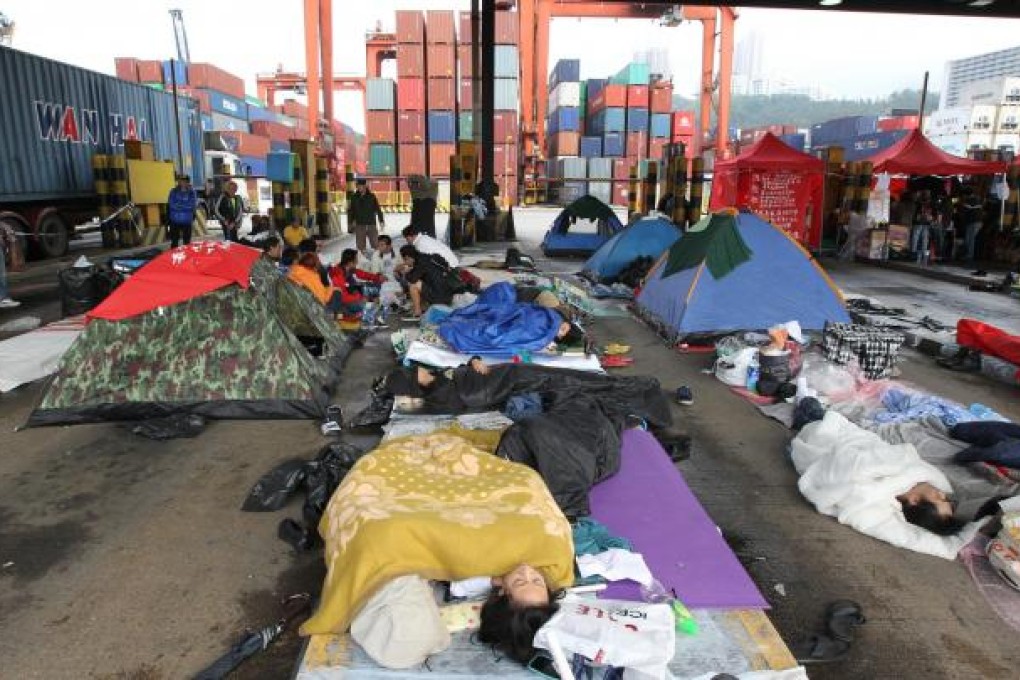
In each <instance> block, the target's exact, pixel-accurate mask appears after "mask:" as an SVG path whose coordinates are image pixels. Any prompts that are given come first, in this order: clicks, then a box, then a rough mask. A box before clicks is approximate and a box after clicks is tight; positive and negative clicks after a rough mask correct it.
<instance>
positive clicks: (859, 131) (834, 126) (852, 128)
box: [811, 116, 878, 146]
mask: <svg viewBox="0 0 1020 680" xmlns="http://www.w3.org/2000/svg"><path fill="white" fill-rule="evenodd" d="M877 125H878V116H847V117H846V118H836V119H834V120H827V121H825V122H824V123H819V124H818V125H812V126H811V145H812V146H832V145H835V144H836V142H838V141H840V140H847V139H853V138H855V137H859V136H861V135H868V134H872V133H873V132H875V131H876V126H877Z"/></svg>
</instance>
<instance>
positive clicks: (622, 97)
mask: <svg viewBox="0 0 1020 680" xmlns="http://www.w3.org/2000/svg"><path fill="white" fill-rule="evenodd" d="M626 106H627V86H626V85H606V86H605V87H604V88H602V91H601V92H599V93H598V94H597V95H595V98H594V99H592V100H591V112H592V113H597V112H599V111H601V110H603V109H611V108H624V107H626Z"/></svg>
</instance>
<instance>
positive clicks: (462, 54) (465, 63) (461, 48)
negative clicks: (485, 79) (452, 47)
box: [457, 45, 474, 78]
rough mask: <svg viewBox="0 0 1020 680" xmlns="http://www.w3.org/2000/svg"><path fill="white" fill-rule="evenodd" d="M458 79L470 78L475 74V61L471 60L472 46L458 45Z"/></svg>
mask: <svg viewBox="0 0 1020 680" xmlns="http://www.w3.org/2000/svg"><path fill="white" fill-rule="evenodd" d="M457 66H458V70H457V77H459V78H470V77H471V75H472V74H473V73H474V70H473V69H472V67H473V66H474V61H473V60H472V58H471V45H457Z"/></svg>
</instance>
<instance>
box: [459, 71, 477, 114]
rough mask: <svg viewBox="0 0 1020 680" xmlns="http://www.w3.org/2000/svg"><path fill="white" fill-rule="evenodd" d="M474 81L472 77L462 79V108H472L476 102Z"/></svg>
mask: <svg viewBox="0 0 1020 680" xmlns="http://www.w3.org/2000/svg"><path fill="white" fill-rule="evenodd" d="M473 97H474V81H473V80H471V79H470V78H461V79H460V108H462V109H470V108H471V107H472V105H473V103H474V98H473Z"/></svg>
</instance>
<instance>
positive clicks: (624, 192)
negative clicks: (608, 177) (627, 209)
mask: <svg viewBox="0 0 1020 680" xmlns="http://www.w3.org/2000/svg"><path fill="white" fill-rule="evenodd" d="M629 201H630V183H629V182H613V197H612V199H611V201H610V202H611V203H612V204H613V205H628V204H629Z"/></svg>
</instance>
